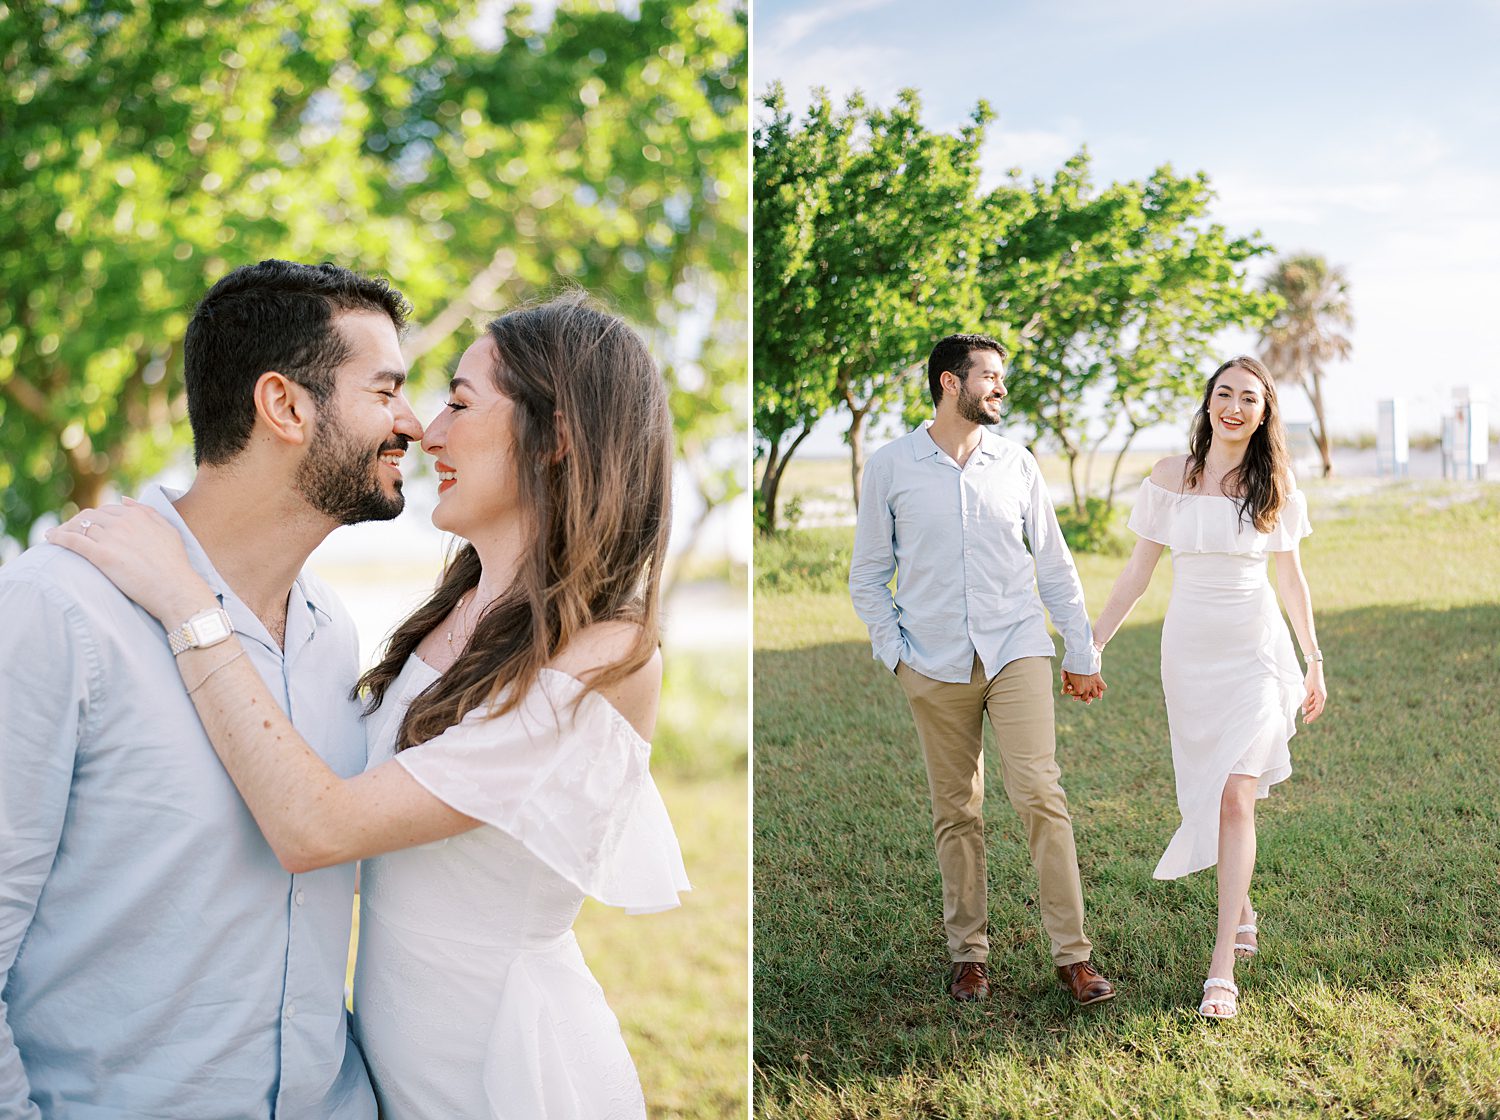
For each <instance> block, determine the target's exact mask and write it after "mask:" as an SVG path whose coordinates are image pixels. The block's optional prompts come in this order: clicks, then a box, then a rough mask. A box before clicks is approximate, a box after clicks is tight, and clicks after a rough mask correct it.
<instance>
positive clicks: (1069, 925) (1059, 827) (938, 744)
mask: <svg viewBox="0 0 1500 1120" xmlns="http://www.w3.org/2000/svg"><path fill="white" fill-rule="evenodd" d="M896 676H897V678H898V679H899V680H900V681H901V686H902V687H903V688H904V689H905V690H906V699H907V701H908V702H909V703H910V704H911V713H912V717H913V718H914V719H915V720H916V724H917V738H918V739H919V740H921V743H922V753H923V755H924V756H925V757H926V760H927V782H928V786H929V788H930V790H931V793H932V832H933V837H934V839H935V840H936V842H937V858H938V868H939V869H940V870H941V871H942V874H943V925H944V926H945V927H946V929H947V931H948V950H949V953H950V954H951V956H952V958H953V960H954V961H982V960H984V959H985V958H986V957H987V956H988V955H989V948H990V943H989V936H988V934H987V932H986V930H987V927H988V917H989V905H988V900H987V898H986V893H985V887H986V882H985V864H984V813H983V809H984V746H983V743H984V714H985V713H986V712H988V713H989V717H990V726H991V727H993V728H994V731H995V741H996V743H997V745H998V747H999V751H1000V772H1001V775H1002V777H1003V778H1004V781H1005V792H1006V795H1007V796H1008V797H1009V798H1010V803H1011V804H1012V805H1014V806H1015V807H1016V812H1018V813H1020V814H1021V820H1022V822H1023V823H1024V824H1025V826H1026V838H1027V841H1028V842H1029V844H1030V847H1031V863H1032V866H1034V867H1035V868H1036V876H1037V884H1038V887H1039V888H1040V889H1039V894H1040V897H1041V904H1042V925H1043V927H1044V928H1045V929H1046V931H1047V936H1048V937H1049V938H1051V940H1052V960H1053V962H1054V963H1055V964H1060V965H1062V964H1074V963H1076V962H1078V961H1086V960H1088V959H1089V950H1090V948H1091V946H1090V944H1089V939H1088V938H1087V937H1085V936H1084V934H1083V888H1082V887H1081V886H1080V884H1079V881H1078V855H1077V852H1076V850H1075V849H1074V847H1073V820H1072V818H1071V817H1070V816H1068V802H1067V797H1066V795H1064V793H1063V789H1062V786H1061V785H1060V784H1059V779H1060V777H1061V774H1060V772H1059V771H1058V768H1057V757H1056V755H1057V749H1056V731H1055V728H1054V726H1053V717H1052V661H1051V659H1050V658H1046V657H1021V658H1017V659H1016V660H1015V661H1012V662H1011V663H1010V664H1008V665H1006V666H1005V668H1003V669H1001V670H1000V672H999V673H997V674H996V675H995V678H994V680H989V681H987V680H985V676H984V665H983V663H981V661H980V660H979V658H978V657H977V656H976V657H975V658H974V671H973V675H972V676H971V677H970V679H969V683H968V684H948V683H946V682H944V681H935V680H933V679H931V678H930V677H925V676H923V675H922V674H921V673H919V672H917V671H916V670H915V669H913V668H912V667H911V666H910V665H907V664H906V663H905V662H904V661H903V662H901V664H899V665H898V666H897V667H896Z"/></svg>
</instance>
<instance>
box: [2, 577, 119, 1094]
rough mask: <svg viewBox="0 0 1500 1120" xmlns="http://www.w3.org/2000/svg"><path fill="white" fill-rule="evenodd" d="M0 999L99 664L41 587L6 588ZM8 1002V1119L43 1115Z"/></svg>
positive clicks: (46, 862)
mask: <svg viewBox="0 0 1500 1120" xmlns="http://www.w3.org/2000/svg"><path fill="white" fill-rule="evenodd" d="M0 618H4V619H5V626H4V627H0V665H4V666H5V672H4V673H0V712H3V713H4V721H3V725H0V735H3V736H4V744H5V747H4V767H5V772H4V776H3V778H0V993H3V992H4V991H5V988H6V986H7V983H8V980H9V977H10V970H11V966H12V965H14V964H15V961H16V955H17V953H18V952H19V951H20V948H21V943H22V942H23V941H24V940H25V937H26V933H27V930H28V929H29V928H30V925H31V920H32V917H33V915H34V914H35V911H36V905H37V899H38V897H39V896H40V895H41V891H42V887H43V885H44V884H45V883H46V881H47V876H48V874H49V872H50V871H51V869H52V864H53V860H54V859H55V857H56V855H57V848H58V843H59V840H60V838H61V836H62V829H63V820H64V818H65V817H66V815H67V809H68V797H69V790H70V788H71V785H72V778H73V764H74V758H75V755H76V753H77V747H78V737H79V731H80V728H81V727H82V725H83V723H84V722H85V721H86V720H87V718H88V714H89V709H90V699H91V696H92V693H93V690H94V686H95V683H96V677H97V668H98V659H97V656H95V655H94V654H93V651H92V649H91V647H90V646H89V643H88V638H87V631H86V629H85V627H84V624H83V620H82V619H81V618H80V617H79V616H78V612H77V610H76V608H74V607H73V606H72V605H71V604H68V603H67V602H66V601H65V600H64V599H63V598H62V597H61V596H59V595H58V594H57V592H56V591H55V590H54V589H52V588H50V587H46V586H44V585H41V584H37V583H32V582H24V581H14V582H6V583H3V584H0ZM30 1095H31V1085H30V1081H29V1080H28V1078H27V1075H26V1070H25V1068H24V1066H23V1064H22V1061H21V1054H20V1051H19V1050H18V1049H17V1047H16V1042H15V1034H14V1031H13V1030H12V1028H11V1023H10V1020H9V1008H8V1007H7V1006H6V1004H5V1003H4V1001H3V999H0V1118H4V1120H32V1118H39V1117H40V1116H41V1112H40V1110H39V1109H38V1108H37V1106H36V1105H35V1104H33V1103H32V1102H31V1100H30Z"/></svg>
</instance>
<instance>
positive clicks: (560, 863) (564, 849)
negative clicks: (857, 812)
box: [354, 655, 689, 1120]
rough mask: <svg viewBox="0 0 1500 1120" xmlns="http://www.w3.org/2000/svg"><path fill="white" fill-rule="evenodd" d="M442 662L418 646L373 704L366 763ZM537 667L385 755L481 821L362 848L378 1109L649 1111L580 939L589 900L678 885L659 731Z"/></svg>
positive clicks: (364, 965) (556, 1117)
mask: <svg viewBox="0 0 1500 1120" xmlns="http://www.w3.org/2000/svg"><path fill="white" fill-rule="evenodd" d="M437 676H438V673H437V671H436V670H435V669H433V668H432V667H431V666H429V665H428V664H427V663H426V662H424V661H422V660H420V659H419V658H417V657H416V656H415V655H413V656H412V657H411V658H410V659H409V660H408V661H407V663H406V665H405V666H404V667H403V669H402V672H401V675H400V676H399V677H398V678H397V679H396V681H395V682H394V683H393V684H392V686H391V689H390V690H389V691H388V692H387V694H386V698H385V703H384V704H382V705H381V707H380V708H379V709H378V710H377V711H376V712H375V713H374V714H373V715H372V716H371V717H370V725H369V741H370V746H371V765H372V766H374V765H379V763H381V762H382V761H385V760H388V759H389V758H390V757H391V756H392V754H393V753H394V744H395V738H396V733H397V731H398V729H399V728H400V725H401V718H402V716H403V715H404V713H405V711H406V708H407V706H408V704H410V702H411V701H412V699H413V698H414V697H415V696H416V695H417V694H418V693H420V692H421V691H422V690H423V689H425V688H426V687H427V686H428V685H430V684H431V683H432V682H433V681H434V680H435V679H436V678H437ZM582 689H583V686H582V685H581V684H580V683H579V682H578V681H577V680H575V679H574V678H573V677H570V676H568V675H566V674H564V673H559V672H555V671H553V670H548V669H544V670H543V671H542V673H541V676H540V677H539V678H538V681H537V683H536V685H535V686H534V687H533V688H532V689H531V691H530V692H529V693H528V694H527V696H526V698H525V700H523V701H522V703H521V704H520V706H519V707H517V708H516V709H515V710H514V711H512V712H509V713H507V714H506V715H503V716H500V717H498V718H495V719H487V718H484V715H483V714H482V713H481V712H479V711H475V712H471V713H470V714H469V715H468V716H467V717H465V718H464V720H463V721H462V722H461V723H459V724H457V725H455V726H453V727H450V728H449V729H448V730H447V731H445V732H443V734H441V735H439V736H438V737H437V738H435V739H432V740H431V741H429V742H426V743H422V744H420V745H418V746H415V747H412V748H410V749H408V750H405V751H402V752H401V753H400V754H399V755H396V756H395V757H396V759H397V761H398V763H399V765H401V766H403V767H405V768H406V770H407V772H408V773H410V774H411V776H412V777H413V778H415V779H416V780H417V781H418V782H420V783H421V784H422V786H423V787H425V788H426V789H427V790H429V791H430V792H431V793H433V794H434V795H435V796H436V797H438V798H440V799H441V800H443V801H444V802H446V803H447V804H449V805H451V806H453V808H455V809H457V810H459V811H460V812H463V813H467V814H468V815H469V816H472V817H477V818H478V819H480V820H482V821H484V822H485V824H484V825H483V826H482V827H480V828H476V829H473V830H471V831H469V832H465V833H462V834H460V835H458V836H454V837H451V838H449V839H447V840H440V841H437V842H436V843H432V844H424V845H422V846H421V847H417V848H408V849H406V850H404V851H399V852H393V853H391V854H389V855H385V856H380V857H378V858H375V859H368V860H366V861H365V862H364V864H363V870H362V872H361V875H362V883H361V889H360V895H361V902H360V929H359V957H358V962H357V965H356V969H355V975H354V1023H355V1036H356V1038H357V1039H358V1042H359V1045H360V1049H361V1050H362V1051H363V1053H364V1056H365V1061H366V1064H367V1065H368V1066H369V1070H370V1077H371V1080H372V1081H373V1082H374V1085H375V1092H376V1096H377V1097H378V1098H379V1101H380V1107H381V1116H382V1118H383V1120H457V1118H460V1117H462V1118H463V1120H542V1118H546V1120H602V1118H606V1117H607V1118H617V1117H618V1118H625V1117H630V1118H643V1117H644V1116H645V1115H646V1108H645V1103H644V1101H643V1099H642V1096H641V1087H640V1081H639V1079H638V1078H637V1077H636V1072H635V1066H634V1064H633V1063H632V1062H631V1060H630V1055H629V1053H628V1052H627V1051H626V1049H625V1043H624V1040H623V1039H622V1038H621V1036H620V1026H619V1022H618V1021H617V1020H616V1019H615V1016H614V1013H613V1012H612V1011H610V1009H609V1005H608V1004H607V1003H605V1000H604V993H603V991H601V990H600V987H599V985H598V983H597V982H596V981H595V980H594V978H593V976H592V975H591V974H590V973H589V970H588V967H587V966H586V965H585V964H584V962H583V957H582V955H581V954H580V953H579V950H578V942H577V941H576V940H575V939H574V936H573V928H572V927H573V920H574V918H576V917H577V915H578V912H579V910H580V908H581V907H582V905H583V900H584V896H585V895H587V896H590V897H592V898H596V899H598V900H600V901H601V902H604V903H606V904H608V905H611V906H620V907H624V908H625V909H626V910H627V911H629V912H633V913H650V912H653V911H657V910H665V909H668V908H670V907H673V906H676V905H677V904H678V897H677V895H678V892H679V891H685V890H688V889H689V886H688V881H687V875H686V873H685V871H684V869H683V865H682V853H681V850H680V849H679V847H678V844H677V838H676V835H675V834H674V833H673V831H672V825H671V822H670V820H669V819H668V817H667V811H666V808H665V806H664V805H663V804H662V800H661V795H660V794H659V793H658V792H657V789H656V785H655V783H654V782H653V781H652V780H651V773H650V770H649V769H648V762H649V759H650V750H651V748H650V744H648V743H647V742H645V740H643V739H642V738H641V737H640V736H639V735H638V734H637V733H636V732H635V730H634V728H632V727H631V725H630V724H629V723H628V722H627V721H626V720H625V718H624V717H623V716H621V715H620V713H619V712H618V711H616V710H615V709H614V708H613V707H611V706H610V704H609V703H608V702H607V701H605V700H604V699H603V698H602V697H600V696H599V695H597V694H596V693H590V694H588V695H586V696H585V697H584V698H583V700H582V702H581V703H580V704H579V706H578V707H577V709H576V711H575V709H574V708H573V701H574V700H575V699H576V698H577V696H578V694H579V693H580V692H581V691H582Z"/></svg>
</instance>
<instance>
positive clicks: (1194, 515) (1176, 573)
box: [1129, 479, 1312, 879]
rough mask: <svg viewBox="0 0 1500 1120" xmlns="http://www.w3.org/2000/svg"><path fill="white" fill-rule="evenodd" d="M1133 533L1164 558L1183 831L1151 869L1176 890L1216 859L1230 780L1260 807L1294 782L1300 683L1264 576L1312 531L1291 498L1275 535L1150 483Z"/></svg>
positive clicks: (1165, 673)
mask: <svg viewBox="0 0 1500 1120" xmlns="http://www.w3.org/2000/svg"><path fill="white" fill-rule="evenodd" d="M1129 525H1130V528H1131V529H1132V530H1133V531H1134V532H1135V533H1136V534H1137V535H1139V536H1142V537H1144V538H1146V539H1147V540H1152V541H1156V542H1157V543H1158V544H1164V545H1166V546H1167V547H1168V548H1170V549H1171V550H1172V596H1171V599H1170V601H1169V602H1168V604H1167V616H1166V620H1165V621H1164V623H1163V624H1162V632H1161V684H1162V691H1163V692H1164V693H1165V694H1166V700H1167V724H1168V728H1169V730H1170V732H1171V736H1172V766H1173V768H1174V769H1175V771H1176V775H1177V807H1178V809H1179V810H1180V811H1181V813H1182V825H1181V827H1179V828H1178V829H1177V832H1176V834H1175V835H1174V836H1173V837H1172V840H1171V843H1169V844H1168V845H1167V850H1166V852H1165V853H1163V855H1162V857H1161V861H1160V862H1159V863H1158V864H1157V865H1156V871H1155V873H1154V874H1155V876H1156V878H1158V879H1177V878H1181V877H1182V876H1183V875H1188V874H1191V873H1192V872H1194V871H1200V870H1202V869H1203V868H1205V867H1212V866H1214V864H1216V863H1217V862H1218V859H1219V852H1218V849H1219V800H1220V797H1221V796H1222V794H1223V792H1224V783H1225V781H1227V780H1228V778H1229V775H1231V774H1248V775H1251V776H1253V777H1255V778H1257V779H1258V787H1259V788H1258V790H1257V794H1258V796H1260V797H1265V796H1266V795H1267V794H1268V793H1269V792H1270V788H1271V787H1272V786H1273V785H1275V784H1276V783H1277V782H1280V781H1283V780H1284V779H1286V778H1287V777H1289V776H1290V775H1291V772H1292V759H1291V754H1290V753H1289V752H1288V750H1287V742H1288V740H1290V739H1291V737H1292V736H1293V735H1294V734H1296V731H1297V708H1298V707H1299V705H1300V704H1301V702H1302V696H1303V688H1302V672H1301V671H1300V670H1299V669H1298V666H1297V655H1296V653H1295V651H1294V650H1293V649H1292V640H1291V636H1290V635H1289V634H1288V632H1287V627H1286V622H1285V621H1284V620H1283V619H1282V617H1281V608H1280V607H1279V606H1278V604H1277V601H1276V592H1275V590H1274V589H1273V588H1272V587H1271V583H1270V580H1269V579H1267V576H1266V556H1267V554H1268V553H1271V552H1286V551H1289V550H1290V549H1292V548H1295V547H1296V546H1297V542H1298V541H1300V540H1301V539H1302V538H1303V537H1305V536H1307V535H1308V534H1309V533H1311V532H1312V527H1311V526H1310V525H1309V524H1308V520H1307V502H1306V499H1305V498H1304V497H1303V495H1302V491H1300V490H1294V491H1293V492H1292V493H1291V495H1290V497H1289V499H1288V501H1287V504H1286V505H1285V507H1283V509H1282V511H1281V516H1280V518H1279V520H1278V521H1277V524H1276V526H1275V528H1273V529H1272V530H1271V532H1269V533H1261V532H1257V531H1256V529H1255V527H1254V526H1253V525H1250V524H1248V523H1247V522H1246V521H1245V520H1244V519H1242V518H1241V517H1240V515H1239V506H1238V503H1237V502H1235V501H1234V500H1233V499H1231V498H1225V497H1221V496H1219V495H1214V494H1178V493H1175V492H1173V491H1171V490H1167V489H1164V488H1163V487H1161V486H1158V485H1157V484H1156V483H1154V482H1152V481H1151V480H1150V479H1147V480H1146V481H1145V482H1143V483H1142V484H1141V492H1140V495H1139V496H1138V497H1137V498H1136V503H1135V508H1134V509H1133V510H1132V511H1131V514H1130V522H1129Z"/></svg>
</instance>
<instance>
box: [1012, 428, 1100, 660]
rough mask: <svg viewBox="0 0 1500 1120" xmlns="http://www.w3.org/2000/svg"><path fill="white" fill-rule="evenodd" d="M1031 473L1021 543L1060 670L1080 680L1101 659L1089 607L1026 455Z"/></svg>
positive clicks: (1036, 469) (1039, 475) (1043, 486)
mask: <svg viewBox="0 0 1500 1120" xmlns="http://www.w3.org/2000/svg"><path fill="white" fill-rule="evenodd" d="M1026 460H1027V463H1028V466H1029V467H1030V468H1031V494H1030V500H1029V501H1028V502H1027V506H1026V515H1025V531H1026V541H1027V543H1028V544H1029V545H1030V547H1031V555H1032V559H1033V560H1034V561H1035V562H1036V586H1037V592H1038V593H1039V594H1040V595H1041V598H1042V602H1043V603H1044V604H1045V605H1046V607H1047V613H1048V614H1050V615H1051V616H1052V625H1053V626H1055V627H1057V632H1058V633H1059V634H1061V635H1062V637H1063V646H1064V653H1063V661H1062V667H1063V668H1064V669H1066V670H1067V671H1068V672H1070V673H1080V674H1083V675H1085V676H1088V675H1091V674H1093V673H1097V672H1098V671H1099V665H1100V661H1101V658H1100V656H1099V653H1098V651H1097V650H1095V649H1094V629H1093V627H1092V626H1091V625H1090V624H1089V615H1088V608H1087V606H1085V604H1084V601H1083V584H1082V583H1081V582H1080V581H1079V579H1078V569H1077V568H1076V567H1074V565H1073V555H1072V553H1070V552H1069V551H1068V544H1067V541H1066V540H1064V539H1063V535H1062V527H1061V526H1060V525H1058V523H1057V511H1056V510H1055V509H1053V508H1052V497H1051V495H1049V494H1048V493H1047V484H1046V482H1045V481H1044V480H1043V478H1042V470H1041V467H1040V466H1039V465H1038V463H1037V461H1036V459H1035V458H1034V457H1033V456H1032V455H1031V454H1030V453H1029V452H1028V453H1027V454H1026Z"/></svg>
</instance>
